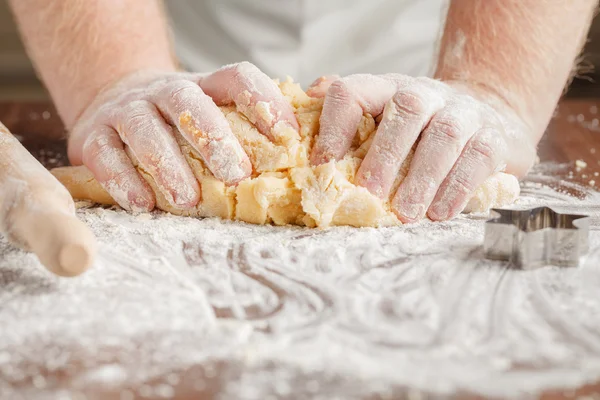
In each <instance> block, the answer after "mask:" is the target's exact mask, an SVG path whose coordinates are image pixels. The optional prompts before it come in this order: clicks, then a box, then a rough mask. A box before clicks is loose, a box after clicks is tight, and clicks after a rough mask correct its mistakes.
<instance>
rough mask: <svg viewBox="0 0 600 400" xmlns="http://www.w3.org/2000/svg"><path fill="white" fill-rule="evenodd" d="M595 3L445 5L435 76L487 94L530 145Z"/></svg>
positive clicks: (568, 70)
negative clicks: (511, 116) (521, 126)
mask: <svg viewBox="0 0 600 400" xmlns="http://www.w3.org/2000/svg"><path fill="white" fill-rule="evenodd" d="M596 4H597V0H452V2H451V4H450V8H449V10H448V16H447V19H446V26H445V29H444V35H443V37H442V41H441V46H440V55H439V59H438V65H437V70H436V78H440V79H442V80H448V81H450V80H455V81H456V80H457V81H462V82H465V83H466V84H468V85H473V86H476V87H481V88H483V89H485V90H491V91H492V92H493V93H495V94H496V95H498V96H499V97H500V98H501V99H502V100H503V101H504V102H506V103H508V105H510V106H511V107H512V108H513V109H514V110H515V111H516V112H517V114H519V116H520V117H521V118H522V119H523V120H524V122H525V123H526V124H528V125H529V126H530V128H531V131H532V134H533V135H534V140H535V141H536V142H537V141H538V140H539V139H540V138H541V136H542V135H543V132H544V130H545V128H546V126H547V124H548V122H549V121H550V118H551V117H552V114H553V111H554V108H555V106H556V103H557V102H558V100H559V99H560V96H561V94H562V92H563V89H564V87H565V84H566V83H567V82H568V81H569V78H570V77H571V75H572V72H573V71H574V67H575V64H576V59H577V56H578V54H579V52H580V50H581V47H582V46H583V43H584V41H585V39H586V36H587V32H588V29H589V24H590V22H591V19H592V16H593V13H594V9H595V7H596Z"/></svg>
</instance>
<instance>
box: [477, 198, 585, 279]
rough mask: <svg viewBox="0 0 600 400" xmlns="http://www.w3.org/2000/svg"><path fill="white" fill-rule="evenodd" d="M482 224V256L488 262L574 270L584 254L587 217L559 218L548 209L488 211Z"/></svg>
mask: <svg viewBox="0 0 600 400" xmlns="http://www.w3.org/2000/svg"><path fill="white" fill-rule="evenodd" d="M491 211H492V213H495V214H496V215H497V216H496V217H494V218H492V219H489V220H488V221H487V222H486V223H485V238H484V244H483V247H484V252H485V257H486V258H488V259H492V260H503V261H509V262H510V263H511V264H512V265H513V266H515V267H518V268H522V269H535V268H539V267H543V266H546V265H556V266H560V267H576V266H578V265H579V260H580V257H581V256H583V255H584V254H586V253H587V251H588V246H589V245H588V234H589V216H587V215H577V214H561V213H558V212H556V211H554V210H553V209H552V208H550V207H536V208H532V209H527V210H510V209H497V208H494V209H492V210H491Z"/></svg>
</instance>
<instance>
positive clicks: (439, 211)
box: [428, 203, 450, 221]
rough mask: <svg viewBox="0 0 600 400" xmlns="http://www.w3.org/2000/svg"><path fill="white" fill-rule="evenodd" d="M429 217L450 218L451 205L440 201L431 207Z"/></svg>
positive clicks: (442, 219) (433, 218) (438, 219)
mask: <svg viewBox="0 0 600 400" xmlns="http://www.w3.org/2000/svg"><path fill="white" fill-rule="evenodd" d="M428 215H429V218H431V219H432V220H434V221H445V220H447V219H449V218H450V207H449V206H448V205H447V204H445V203H438V204H435V205H433V206H431V208H430V209H429V212H428Z"/></svg>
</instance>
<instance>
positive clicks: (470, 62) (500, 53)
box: [308, 0, 597, 222]
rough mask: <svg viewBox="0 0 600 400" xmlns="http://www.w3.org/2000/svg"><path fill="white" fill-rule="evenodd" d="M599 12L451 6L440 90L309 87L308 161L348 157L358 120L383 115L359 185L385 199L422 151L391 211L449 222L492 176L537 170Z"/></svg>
mask: <svg viewBox="0 0 600 400" xmlns="http://www.w3.org/2000/svg"><path fill="white" fill-rule="evenodd" d="M595 7H597V0H452V1H451V3H450V8H449V10H448V16H447V19H446V26H445V29H444V35H443V37H442V41H441V46H440V55H439V57H438V65H437V70H436V73H435V78H436V80H433V79H428V78H411V77H407V76H402V75H397V74H388V75H381V76H372V75H355V76H350V77H347V78H343V79H338V80H336V78H335V77H325V78H323V79H320V80H317V81H316V82H315V84H313V87H311V88H310V89H309V91H308V93H309V94H310V95H313V96H325V104H324V107H323V113H322V115H321V121H320V122H321V128H320V134H319V137H318V139H317V141H316V144H315V147H314V149H313V154H312V159H311V161H312V162H313V163H316V164H318V163H322V162H325V161H328V160H331V159H339V158H341V157H343V156H344V155H345V153H346V152H347V151H348V149H349V148H350V144H351V143H352V139H353V136H354V134H355V132H356V128H357V126H358V123H359V121H360V117H361V115H362V114H363V113H369V114H371V115H373V116H376V117H379V116H380V115H381V123H380V125H379V127H378V130H377V133H376V136H375V138H374V141H373V143H372V147H371V149H370V151H369V153H368V154H367V156H366V157H365V159H364V161H363V163H362V165H361V168H360V170H359V171H358V176H357V182H358V184H360V185H363V186H365V187H366V188H367V189H369V190H370V191H371V192H372V193H373V194H375V195H377V196H380V197H382V198H387V196H388V195H389V194H390V193H389V192H390V190H391V188H392V186H393V183H394V179H395V177H396V175H397V173H398V169H399V168H400V165H401V163H402V161H404V159H405V158H406V156H407V154H408V152H409V150H410V149H411V147H412V146H413V145H415V144H416V151H415V154H414V158H413V160H412V162H411V164H410V168H409V172H408V175H407V177H406V178H405V180H404V181H403V182H402V183H401V185H400V187H399V188H398V191H397V193H396V194H395V196H394V198H393V201H392V205H393V207H394V210H395V212H396V213H397V215H398V217H399V218H400V219H401V220H402V221H404V222H411V221H416V220H418V219H420V218H422V217H424V216H425V215H428V216H429V217H430V218H432V219H436V220H440V219H448V218H451V217H453V216H454V215H456V214H457V213H459V212H460V211H462V209H463V207H464V206H465V205H466V203H467V199H468V197H469V194H470V193H471V192H472V191H473V190H474V189H475V188H476V187H477V186H478V185H479V184H480V183H482V182H483V180H484V179H485V178H487V177H488V176H489V175H490V174H491V173H493V172H494V171H497V170H499V169H505V171H506V172H508V173H511V174H514V175H516V176H517V177H522V176H523V175H524V174H525V173H526V172H527V170H528V169H529V168H530V167H531V165H532V164H533V160H534V158H535V147H536V145H537V143H538V141H539V140H540V138H541V137H542V135H543V133H544V131H545V129H546V127H547V125H548V122H549V121H550V118H551V116H552V114H553V111H554V108H555V107H556V104H557V102H558V100H559V98H560V96H561V94H562V92H563V88H564V86H565V84H566V83H567V82H568V80H569V78H570V77H571V76H572V73H573V71H574V69H575V68H574V64H575V59H576V57H577V54H578V52H579V50H580V49H581V46H582V44H583V43H584V40H585V37H586V34H587V31H588V27H589V23H590V21H591V18H592V16H593V11H594V9H595ZM557 27H560V29H558V28H557Z"/></svg>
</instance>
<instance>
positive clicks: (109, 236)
mask: <svg viewBox="0 0 600 400" xmlns="http://www.w3.org/2000/svg"><path fill="white" fill-rule="evenodd" d="M534 172H535V171H534ZM553 187H554V188H558V190H556V189H553ZM567 192H569V193H573V195H571V194H567ZM598 204H600V196H599V195H598V194H597V193H595V192H593V191H592V190H591V189H590V188H585V187H582V186H579V185H576V184H574V183H569V182H560V181H558V180H557V179H555V178H552V177H549V176H545V175H536V174H533V175H531V176H530V177H528V178H527V179H526V180H525V181H524V182H523V184H522V195H521V197H520V198H519V199H518V200H517V202H516V205H515V206H518V207H534V206H539V205H550V206H552V207H554V208H555V209H557V211H562V212H576V213H589V214H590V215H591V216H592V221H591V232H590V252H589V254H588V255H587V256H586V257H585V258H584V259H583V261H582V264H581V266H580V267H578V268H566V269H561V268H553V267H546V268H542V269H538V270H535V271H517V270H512V269H509V268H507V266H506V264H504V263H502V262H496V261H489V260H486V259H484V258H483V256H482V249H481V245H482V242H483V230H484V221H485V218H486V215H485V214H482V215H461V216H459V217H457V218H456V219H454V220H452V221H448V222H443V223H432V222H429V221H422V222H420V223H417V224H411V225H404V226H394V227H383V228H378V229H374V228H360V229H357V228H350V227H332V228H330V229H328V230H314V229H307V228H302V227H276V226H261V225H253V224H245V223H240V222H232V221H223V220H220V219H217V218H207V219H194V218H185V217H180V216H175V215H171V214H167V213H162V212H153V213H148V214H142V215H137V216H135V215H131V214H128V213H126V212H124V211H121V210H119V209H116V208H98V207H93V208H85V207H84V208H80V210H79V216H80V217H81V218H82V219H83V220H84V221H85V222H86V223H87V224H88V225H89V226H90V227H91V228H92V230H93V231H94V233H95V234H96V235H97V237H98V240H99V243H100V250H99V256H98V260H97V263H96V264H95V265H94V266H93V268H92V269H90V270H89V271H88V272H86V273H85V274H84V275H82V276H81V277H79V278H77V279H70V280H67V279H60V278H56V277H54V276H51V275H50V274H49V273H48V272H47V271H45V269H44V268H43V267H42V266H41V265H40V264H39V262H38V261H37V260H36V258H35V256H34V255H32V254H28V253H25V252H23V251H20V250H17V249H14V248H13V247H11V246H10V245H9V244H8V243H7V242H6V241H4V240H0V327H1V328H0V398H3V399H4V398H6V399H12V400H21V399H27V400H31V399H34V400H36V399H57V398H69V399H80V398H81V399H83V398H85V399H88V400H93V399H113V398H114V399H133V398H157V399H158V398H207V399H208V398H211V399H212V398H215V399H229V398H235V399H241V400H252V399H261V400H264V399H276V398H291V397H293V398H323V399H336V398H341V399H365V398H405V397H409V398H418V396H419V393H423V394H429V395H431V396H434V397H435V398H449V397H452V396H455V397H461V396H460V395H457V393H472V394H474V395H479V396H483V397H494V398H515V399H524V398H537V396H538V395H539V394H540V393H542V392H544V391H549V390H556V389H564V388H575V387H579V386H582V385H584V384H586V383H593V382H597V381H598V380H599V379H600V336H599V334H598V332H600V321H599V320H598V318H594V317H593V316H596V315H599V313H600V291H598V287H599V285H600V267H599V266H600V230H599V229H598V227H599V226H600V214H599V213H598ZM425 398H427V397H425Z"/></svg>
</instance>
